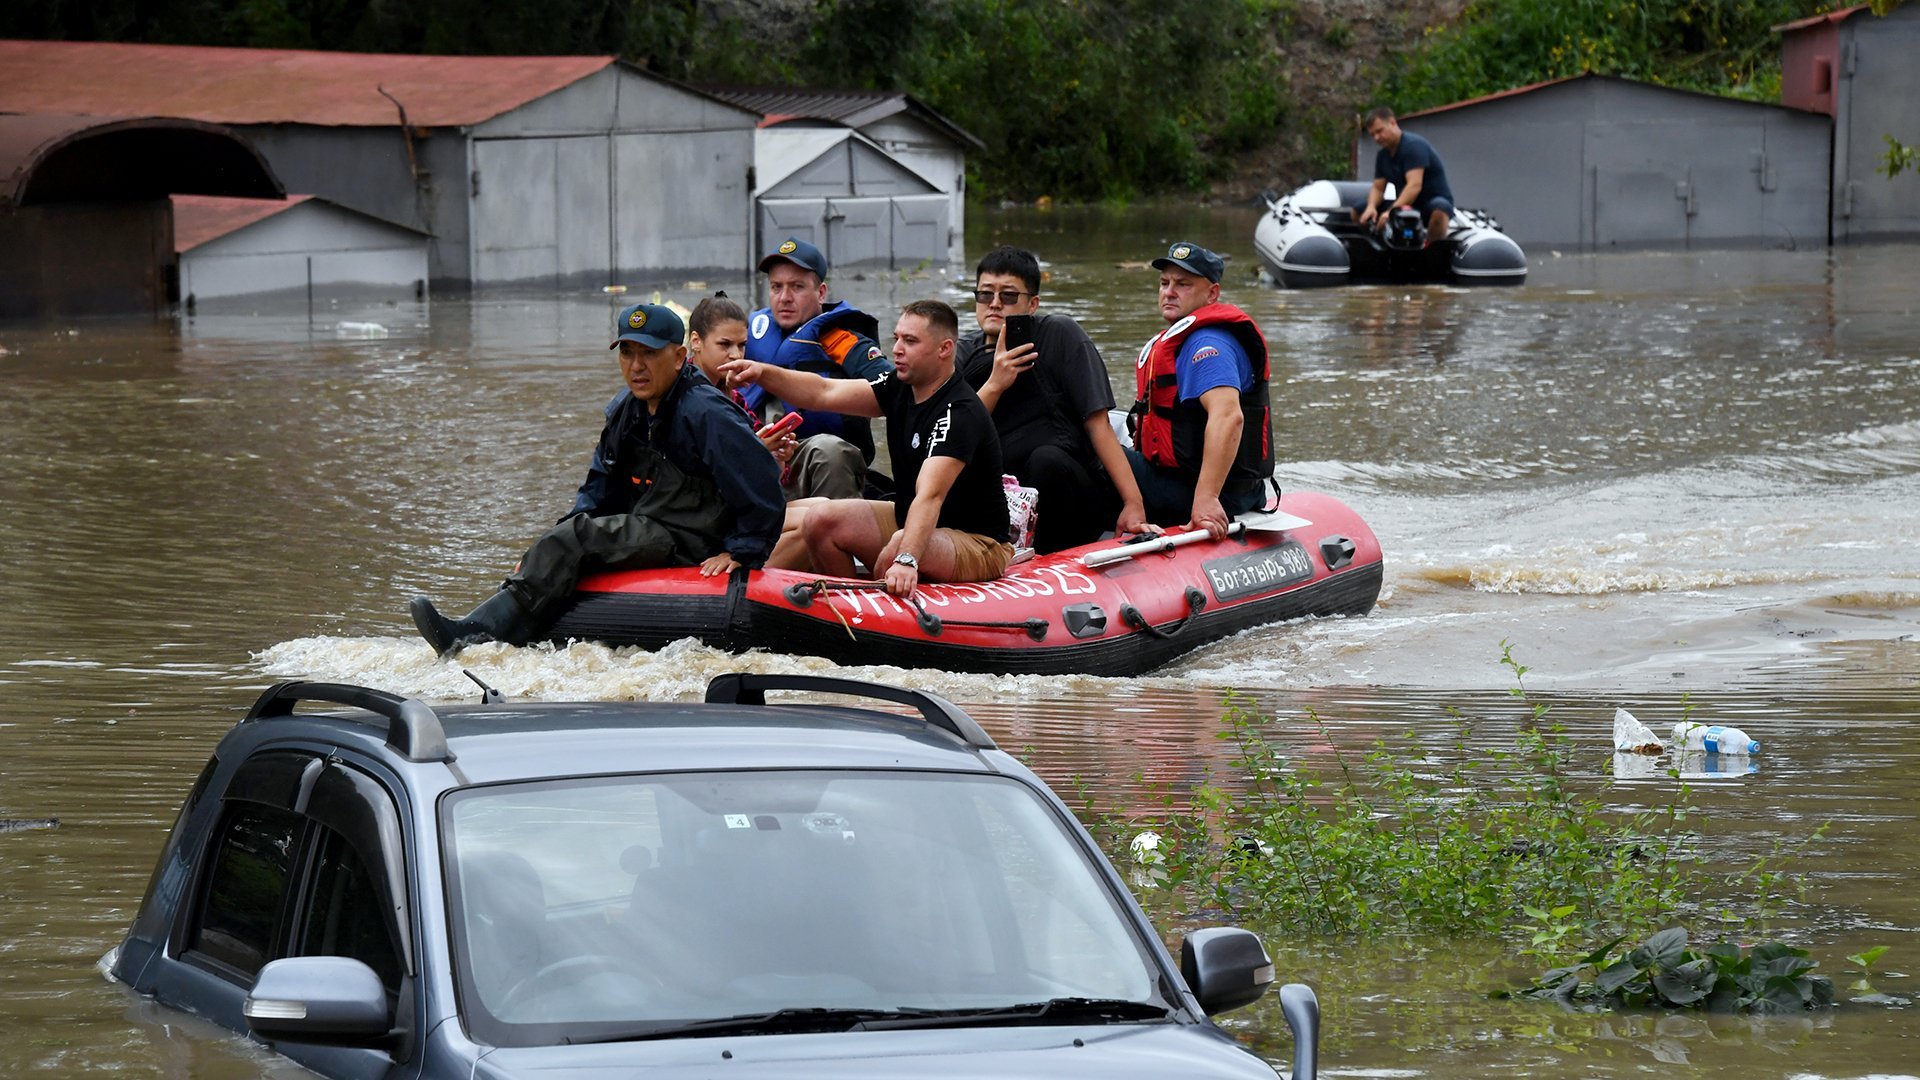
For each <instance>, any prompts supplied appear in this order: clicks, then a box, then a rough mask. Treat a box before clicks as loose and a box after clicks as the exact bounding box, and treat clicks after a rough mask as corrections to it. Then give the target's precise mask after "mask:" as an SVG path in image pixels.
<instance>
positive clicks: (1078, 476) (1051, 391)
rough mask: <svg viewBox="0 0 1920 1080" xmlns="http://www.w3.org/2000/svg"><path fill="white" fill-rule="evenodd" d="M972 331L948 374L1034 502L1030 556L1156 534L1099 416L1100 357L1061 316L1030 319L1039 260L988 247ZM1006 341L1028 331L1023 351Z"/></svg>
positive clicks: (1109, 404) (1108, 405)
mask: <svg viewBox="0 0 1920 1080" xmlns="http://www.w3.org/2000/svg"><path fill="white" fill-rule="evenodd" d="M973 300H974V304H973V315H974V319H975V320H976V321H977V322H978V323H979V324H980V329H979V330H976V331H974V332H973V333H970V334H967V335H966V336H965V337H962V338H961V339H960V343H959V347H958V348H957V349H956V351H955V364H954V367H955V369H956V370H958V371H959V373H960V377H961V378H963V379H965V380H966V381H967V383H968V384H969V385H971V386H972V387H973V388H974V390H975V391H976V392H978V393H979V395H980V401H981V403H982V404H984V405H986V407H987V409H988V410H989V411H990V412H992V414H993V426H994V428H995V429H996V430H997V431H998V432H999V433H1000V447H1001V453H1002V454H1003V455H1004V457H1005V461H1006V468H1007V471H1008V472H1010V473H1012V474H1014V475H1015V476H1017V477H1019V478H1020V480H1021V482H1022V483H1024V484H1026V485H1027V486H1029V487H1031V488H1033V489H1034V490H1035V491H1037V492H1039V493H1040V507H1039V518H1038V523H1037V524H1036V526H1035V528H1034V544H1033V546H1034V550H1036V551H1038V552H1040V553H1041V554H1046V553H1048V552H1053V551H1059V550H1061V549H1062V548H1069V547H1074V546H1076V545H1079V544H1086V543H1091V542H1093V541H1094V540H1098V539H1099V538H1100V535H1101V533H1102V532H1104V531H1105V530H1106V529H1107V527H1108V526H1109V525H1111V526H1112V527H1113V530H1114V534H1115V535H1116V536H1118V535H1123V534H1126V533H1138V532H1158V531H1159V530H1158V529H1157V528H1156V527H1154V526H1151V525H1149V524H1148V523H1147V517H1146V508H1145V505H1144V503H1143V502H1142V501H1141V498H1140V487H1139V485H1138V484H1137V483H1135V481H1134V478H1133V471H1132V469H1131V468H1129V467H1128V464H1127V458H1126V452H1125V451H1124V450H1122V449H1121V447H1120V440H1119V439H1117V438H1115V437H1114V434H1113V426H1112V425H1111V424H1109V423H1108V421H1107V413H1108V411H1109V410H1111V409H1112V408H1113V407H1114V399H1113V386H1112V384H1110V383H1109V382H1108V381H1107V369H1106V365H1105V364H1103V363H1102V362H1101V360H1100V350H1099V349H1097V348H1095V347H1094V344H1093V341H1092V339H1090V338H1088V337H1087V332H1086V331H1085V330H1083V329H1081V328H1080V324H1079V323H1077V322H1074V321H1073V320H1072V319H1071V318H1069V317H1067V316H1065V315H1053V314H1047V315H1041V314H1037V310H1038V308H1039V307H1040V260H1039V258H1038V257H1037V256H1036V255H1034V253H1033V252H1031V251H1027V250H1026V249H1024V248H1017V247H1006V246H1003V247H997V248H994V249H993V250H992V251H989V252H987V253H986V255H985V256H983V257H982V258H981V259H980V263H979V265H978V266H976V267H975V268H974V293H973ZM1009 316H1015V317H1016V318H1015V320H1014V323H1013V325H1014V327H1015V328H1016V333H1015V336H1016V337H1017V336H1018V330H1019V328H1021V327H1022V326H1023V324H1024V325H1030V326H1031V330H1032V340H1031V341H1025V342H1021V341H1016V340H1013V339H1012V338H1010V337H1009V334H1008V317H1009Z"/></svg>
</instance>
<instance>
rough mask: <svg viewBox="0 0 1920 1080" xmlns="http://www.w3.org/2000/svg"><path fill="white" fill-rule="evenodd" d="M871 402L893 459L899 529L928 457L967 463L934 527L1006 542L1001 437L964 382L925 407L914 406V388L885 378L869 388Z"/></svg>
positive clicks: (948, 385) (955, 382)
mask: <svg viewBox="0 0 1920 1080" xmlns="http://www.w3.org/2000/svg"><path fill="white" fill-rule="evenodd" d="M872 386H873V396H874V397H875V398H878V399H879V401H880V411H881V413H882V414H883V415H885V416H886V418H887V450H888V453H889V455H890V456H891V457H892V459H893V481H894V496H893V510H894V514H895V516H896V517H897V518H898V519H899V524H900V527H901V528H905V527H906V524H907V506H908V504H909V503H911V502H912V501H913V491H914V488H915V486H916V485H918V484H919V482H920V466H921V465H922V464H923V463H925V461H926V460H927V458H929V457H951V458H959V459H960V460H961V461H963V462H966V466H965V468H963V469H961V470H960V476H959V478H958V479H956V480H954V482H953V487H952V488H951V489H949V490H948V491H947V498H946V501H945V502H943V503H941V504H940V520H939V527H940V528H943V529H958V530H959V531H961V532H970V533H978V534H980V535H981V536H985V537H987V538H989V539H992V540H1001V541H1004V540H1006V539H1007V493H1006V491H1005V490H1004V489H1003V488H1002V487H1001V486H1000V474H1001V471H1002V470H1001V467H1000V437H999V435H998V434H997V433H995V431H994V430H993V418H992V417H991V416H989V415H988V414H987V407H986V406H985V405H982V404H980V395H978V394H976V393H974V392H973V387H971V386H968V385H967V383H966V380H964V379H962V378H960V377H959V374H958V373H957V372H956V373H955V374H954V376H953V377H952V378H949V379H948V380H947V381H946V382H945V383H943V384H942V385H941V386H940V388H939V389H938V390H935V391H934V392H933V395H932V396H931V397H929V398H927V400H925V401H921V402H916V401H914V400H913V388H912V387H910V386H907V385H906V384H905V383H902V382H901V381H900V380H899V379H897V378H894V377H892V376H891V375H889V376H884V377H881V378H878V379H875V380H874V381H873V383H872Z"/></svg>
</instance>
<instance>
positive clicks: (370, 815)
mask: <svg viewBox="0 0 1920 1080" xmlns="http://www.w3.org/2000/svg"><path fill="white" fill-rule="evenodd" d="M406 858H407V852H406V842H405V837H404V832H403V828H402V824H401V817H400V815H399V813H398V809H397V805H396V802H395V799H394V797H393V795H392V793H391V791H390V790H389V789H388V787H387V786H386V785H385V784H383V783H382V782H381V781H380V780H379V779H376V778H375V776H374V775H373V774H372V773H371V772H369V771H368V770H366V769H364V768H359V767H356V766H354V765H351V764H348V763H347V762H345V761H343V760H341V759H340V758H338V757H337V756H336V757H330V758H328V757H321V756H319V755H318V754H311V753H305V752H299V751H268V752H263V753H259V754H256V755H254V756H253V757H252V758H250V759H249V760H248V761H246V762H245V763H243V764H242V765H241V767H240V769H239V771H238V772H237V773H236V774H235V777H234V780H233V782H232V783H231V784H229V785H228V787H227V790H226V792H225V793H224V795H223V797H222V805H221V811H220V817H219V820H218V822H217V823H216V825H215V827H214V831H213V834H212V838H211V840H210V842H209V844H208V845H207V848H206V850H205V851H204V853H203V857H202V865H201V867H200V871H199V873H198V874H197V875H196V878H195V895H194V899H193V902H192V903H190V904H188V905H187V906H186V908H185V914H184V916H183V918H182V920H181V925H180V926H179V927H178V929H177V932H176V938H175V941H176V946H177V947H176V948H175V949H174V950H172V951H173V952H174V954H175V955H176V956H177V957H178V958H179V964H178V965H177V971H176V972H175V974H174V976H173V977H172V978H170V979H168V980H165V981H164V984H163V985H157V986H156V993H158V994H159V996H160V997H161V998H162V1000H165V1001H167V1002H168V1003H169V1004H173V1005H177V1006H179V1007H182V1008H187V1009H190V1010H192V1011H195V1012H200V1013H202V1014H204V1015H207V1016H208V1017H210V1018H212V1019H214V1020H215V1021H217V1022H219V1023H221V1024H223V1025H225V1026H227V1027H230V1028H233V1029H234V1030H237V1031H245V1030H247V1026H246V1020H245V1017H244V1016H242V1014H241V1011H240V1009H241V1003H242V1002H243V1001H244V1000H245V998H246V996H247V993H248V991H249V990H250V989H251V988H252V986H253V980H254V977H255V976H256V975H257V974H258V973H259V970H260V968H261V967H263V966H265V964H266V963H267V962H268V961H270V960H276V959H279V958H281V957H286V956H347V957H351V958H353V959H356V960H360V961H362V962H363V963H365V964H367V965H368V966H369V967H370V968H372V969H373V971H374V972H375V974H377V975H378V976H379V977H380V979H381V982H382V984H383V985H385V986H386V988H387V992H388V997H389V1002H390V1004H391V1005H392V1006H393V1009H394V1012H395V1016H396V1020H397V1023H396V1027H398V1028H400V1029H402V1030H403V1031H406V1032H410V1031H411V1029H412V1025H411V1023H410V1020H411V1018H412V1017H413V1016H414V1015H415V1014H416V1012H417V1010H418V1001H417V997H416V995H417V986H418V979H417V978H416V976H417V974H418V973H417V971H416V970H415V966H414V951H413V940H414V939H413V934H414V930H413V925H412V924H413V920H412V917H411V910H410V905H409V902H408V896H407V889H406V866H407V862H406ZM274 1048H275V1049H276V1050H278V1051H279V1052H281V1053H283V1054H285V1055H287V1056H288V1057H291V1058H293V1059H294V1060H296V1061H299V1062H300V1063H302V1064H304V1065H306V1066H307V1067H308V1068H311V1069H313V1070H314V1071H316V1072H319V1073H320V1074H322V1075H324V1076H337V1077H349V1078H354V1080H360V1078H367V1080H372V1078H391V1077H405V1076H411V1075H415V1074H417V1073H418V1071H419V1062H418V1057H419V1055H418V1053H417V1052H416V1047H415V1045H414V1043H413V1041H412V1040H411V1039H409V1038H406V1037H402V1038H401V1039H399V1040H397V1041H396V1042H395V1043H394V1045H393V1046H392V1047H390V1048H386V1047H383V1048H368V1047H324V1046H313V1045H306V1044H288V1043H283V1044H278V1045H276V1046H275V1047H274Z"/></svg>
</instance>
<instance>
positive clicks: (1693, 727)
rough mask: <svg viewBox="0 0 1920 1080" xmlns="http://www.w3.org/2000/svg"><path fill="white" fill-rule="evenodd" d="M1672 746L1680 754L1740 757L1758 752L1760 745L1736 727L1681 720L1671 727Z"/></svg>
mask: <svg viewBox="0 0 1920 1080" xmlns="http://www.w3.org/2000/svg"><path fill="white" fill-rule="evenodd" d="M1673 744H1674V746H1676V747H1677V748H1679V749H1680V750H1681V751H1682V752H1686V751H1701V752H1704V753H1708V754H1739V755H1742V756H1744V755H1747V754H1757V753H1759V752H1760V744H1759V743H1758V742H1757V741H1755V740H1754V739H1752V738H1750V737H1749V736H1748V735H1747V733H1746V732H1744V731H1741V730H1740V729H1739V728H1737V727H1728V726H1726V725H1724V724H1701V723H1696V722H1694V721H1691V720H1682V721H1680V722H1678V723H1676V724H1674V725H1673Z"/></svg>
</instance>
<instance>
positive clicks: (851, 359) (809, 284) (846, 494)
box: [743, 236, 893, 499]
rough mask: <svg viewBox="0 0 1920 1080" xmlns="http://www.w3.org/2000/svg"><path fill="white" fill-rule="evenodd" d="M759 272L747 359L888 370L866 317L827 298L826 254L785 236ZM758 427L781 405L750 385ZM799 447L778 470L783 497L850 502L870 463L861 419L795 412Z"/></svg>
mask: <svg viewBox="0 0 1920 1080" xmlns="http://www.w3.org/2000/svg"><path fill="white" fill-rule="evenodd" d="M759 270H760V272H761V273H763V274H765V275H767V306H766V307H764V308H761V309H760V310H758V311H756V312H754V313H753V314H752V315H751V316H749V317H748V319H747V359H749V360H753V361H757V362H759V363H763V364H772V365H774V366H776V367H782V368H787V369H789V370H793V371H806V372H812V373H814V374H817V375H824V376H827V377H828V378H839V379H857V380H859V381H861V382H866V381H867V380H869V379H872V378H874V377H875V376H878V375H880V374H882V373H883V372H889V371H892V370H893V366H892V365H891V364H890V363H888V362H887V358H886V354H885V353H884V352H883V351H882V350H881V348H880V346H879V344H878V343H877V342H876V341H875V340H874V339H875V338H876V337H877V336H878V335H879V333H880V326H879V323H877V322H875V321H874V318H873V316H871V315H868V314H867V313H866V312H864V311H861V310H860V309H858V308H856V307H853V306H851V305H849V304H848V303H847V302H846V301H844V300H835V301H834V302H832V303H828V302H827V257H826V256H825V255H823V254H821V252H820V249H819V248H817V247H814V246H813V245H812V244H809V243H807V242H806V241H805V240H802V239H800V238H799V237H795V236H789V237H787V238H786V239H785V240H782V241H781V242H780V243H779V244H778V245H776V246H775V247H774V249H773V250H772V251H770V252H768V253H767V254H766V257H764V258H762V259H761V260H760V266H759ZM743 394H744V396H745V400H746V404H747V408H748V410H749V411H751V412H752V413H753V415H754V418H755V419H756V420H758V421H759V422H760V423H761V424H766V423H771V422H773V421H775V420H778V419H780V417H781V416H782V415H783V414H785V413H786V412H787V411H789V410H788V408H787V405H786V403H784V402H782V401H779V400H778V399H776V398H773V397H770V396H769V395H768V394H767V392H766V391H764V390H762V389H761V388H759V387H757V386H749V387H746V388H745V389H744V390H743ZM795 435H796V436H797V437H798V438H799V439H800V447H799V450H798V452H797V453H796V454H795V455H794V457H793V460H792V461H791V462H790V463H789V465H788V468H787V470H786V480H785V482H784V487H785V490H786V493H787V497H788V498H789V499H803V498H808V497H820V498H828V499H857V498H860V497H861V496H862V495H863V494H864V492H865V489H866V479H867V466H869V465H871V464H872V463H873V451H874V446H873V430H872V427H871V426H870V425H869V424H868V423H867V421H866V420H864V419H860V418H857V417H846V416H841V415H839V414H837V413H831V412H808V411H805V410H803V411H802V416H801V421H800V427H799V428H798V429H797V430H796V431H795Z"/></svg>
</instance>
